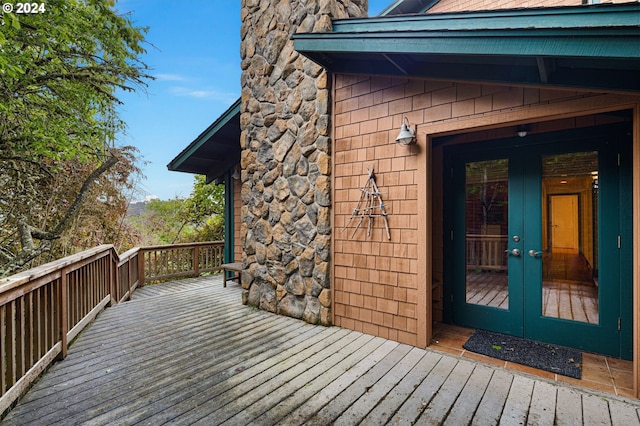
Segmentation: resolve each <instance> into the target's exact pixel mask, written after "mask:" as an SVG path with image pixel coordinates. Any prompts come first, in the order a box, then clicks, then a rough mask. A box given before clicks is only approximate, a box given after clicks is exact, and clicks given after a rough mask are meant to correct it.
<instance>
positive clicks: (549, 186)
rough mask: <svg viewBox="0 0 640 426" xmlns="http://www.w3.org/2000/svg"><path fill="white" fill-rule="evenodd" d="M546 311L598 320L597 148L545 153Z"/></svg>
mask: <svg viewBox="0 0 640 426" xmlns="http://www.w3.org/2000/svg"><path fill="white" fill-rule="evenodd" d="M542 201H543V202H542V223H543V224H545V225H544V226H543V227H542V233H543V235H542V241H543V247H542V275H543V278H542V288H543V291H542V298H543V301H542V302H543V303H542V309H543V312H542V314H543V315H544V316H548V317H554V318H563V319H568V320H573V321H581V322H587V323H591V324H597V323H598V321H599V311H598V267H597V265H598V237H597V236H598V232H597V231H598V153H597V152H578V153H571V154H561V155H549V156H544V157H543V158H542Z"/></svg>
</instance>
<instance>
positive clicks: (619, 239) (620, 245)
mask: <svg viewBox="0 0 640 426" xmlns="http://www.w3.org/2000/svg"><path fill="white" fill-rule="evenodd" d="M621 247H622V237H621V236H620V235H618V250H620V248H621Z"/></svg>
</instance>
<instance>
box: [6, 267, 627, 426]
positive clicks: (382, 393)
mask: <svg viewBox="0 0 640 426" xmlns="http://www.w3.org/2000/svg"><path fill="white" fill-rule="evenodd" d="M240 298H241V289H240V288H239V286H237V285H236V284H230V285H229V286H228V287H227V288H222V282H221V277H219V276H212V277H206V278H199V279H186V280H182V281H179V282H175V283H168V284H162V285H154V286H148V287H143V288H142V289H139V291H136V292H135V293H134V298H133V300H132V301H130V302H126V303H123V304H120V305H117V306H114V307H111V308H108V309H107V310H105V311H104V312H103V313H101V314H100V315H99V316H98V318H97V319H96V320H95V321H94V322H93V323H92V324H91V325H90V326H89V327H88V328H87V329H86V330H85V331H83V332H82V333H81V334H80V336H79V337H78V338H77V339H76V341H75V342H73V344H72V345H71V347H70V349H69V354H68V357H67V358H66V359H65V360H64V361H61V362H57V363H55V364H54V365H53V366H52V367H51V368H50V369H49V370H48V371H47V373H46V374H45V375H44V376H43V377H42V378H41V379H40V380H39V381H38V382H37V383H36V384H35V385H34V386H33V388H32V389H31V390H30V391H29V392H28V393H27V394H26V395H25V396H24V397H23V398H22V399H21V400H20V401H19V403H18V405H17V406H16V407H14V408H13V409H12V411H11V412H10V413H9V414H8V415H7V417H6V418H5V419H3V421H2V422H1V424H2V425H3V426H4V425H32V424H36V425H41V424H46V425H69V424H86V425H106V424H121V425H133V424H139V425H160V424H165V423H171V424H178V425H181V424H206V425H211V424H233V425H237V424H259V425H275V424H278V425H298V424H309V425H311V424H317V425H326V424H332V423H333V424H341V425H349V424H354V425H355V424H363V425H383V424H416V423H418V424H420V423H424V424H431V423H446V424H468V423H469V422H471V423H472V424H482V425H486V424H498V423H499V422H502V423H507V424H509V423H513V422H515V423H528V424H550V423H557V424H564V423H568V424H576V423H579V422H582V420H583V419H584V422H585V423H594V422H595V423H598V424H609V423H610V424H614V425H615V424H625V425H633V424H640V418H639V417H638V410H639V409H640V402H639V401H635V400H628V399H625V398H621V397H616V396H613V395H609V394H601V393H599V392H597V391H591V390H587V389H583V388H579V387H575V386H572V385H569V384H566V385H565V384H560V383H551V382H549V381H546V380H545V379H542V378H537V377H532V376H527V375H524V374H520V373H517V372H514V371H507V370H503V369H500V368H497V367H494V366H490V365H487V364H482V363H478V362H476V361H472V360H469V359H463V358H460V357H457V356H453V355H450V354H446V353H443V352H438V351H434V350H431V349H426V350H425V349H419V348H415V347H412V346H408V345H405V344H400V343H397V342H393V341H390V340H385V339H382V338H380V337H374V336H370V335H367V334H363V333H360V332H356V331H351V330H346V329H341V328H338V327H321V326H314V325H310V324H306V323H304V322H302V321H300V320H295V319H292V318H287V317H283V316H278V315H274V314H271V313H268V312H264V311H259V310H256V309H252V308H249V307H246V306H243V305H242V304H241V303H240Z"/></svg>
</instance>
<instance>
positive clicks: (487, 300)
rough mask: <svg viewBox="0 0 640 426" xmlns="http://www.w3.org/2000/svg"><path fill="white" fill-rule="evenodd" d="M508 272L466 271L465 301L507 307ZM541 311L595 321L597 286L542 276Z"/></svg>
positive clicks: (554, 315) (575, 319)
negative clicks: (547, 278)
mask: <svg viewBox="0 0 640 426" xmlns="http://www.w3.org/2000/svg"><path fill="white" fill-rule="evenodd" d="M507 280H508V278H507V274H506V273H503V272H469V273H467V281H466V284H467V293H466V297H467V303H472V304H475V305H483V306H491V307H494V308H500V309H509V290H508V281H507ZM542 310H543V312H542V314H543V315H544V316H547V317H553V318H563V319H568V320H573V321H581V322H588V323H590V324H598V321H599V319H600V318H599V310H598V288H597V287H596V286H595V285H594V284H593V283H591V284H584V283H582V282H574V281H568V280H565V281H563V280H559V279H557V280H545V281H544V282H543V284H542Z"/></svg>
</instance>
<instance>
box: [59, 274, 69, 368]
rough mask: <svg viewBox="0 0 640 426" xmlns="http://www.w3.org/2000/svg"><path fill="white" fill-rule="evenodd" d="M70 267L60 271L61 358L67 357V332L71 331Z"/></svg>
mask: <svg viewBox="0 0 640 426" xmlns="http://www.w3.org/2000/svg"><path fill="white" fill-rule="evenodd" d="M68 273H69V268H62V271H61V273H60V293H59V294H60V344H61V349H60V358H61V359H65V358H66V357H67V345H68V342H67V334H68V333H69V280H68V279H67V275H68Z"/></svg>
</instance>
